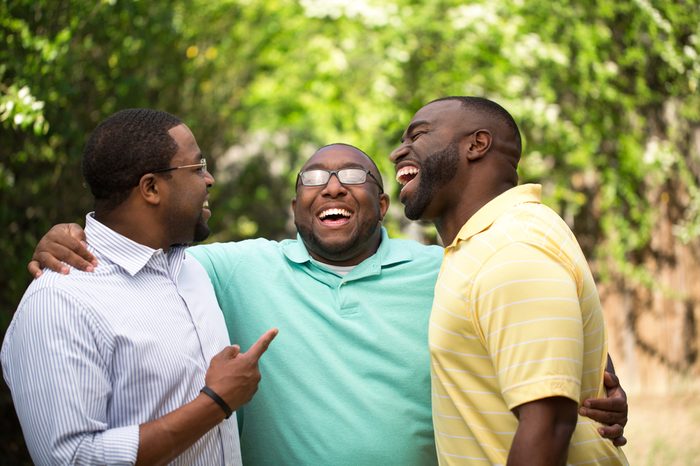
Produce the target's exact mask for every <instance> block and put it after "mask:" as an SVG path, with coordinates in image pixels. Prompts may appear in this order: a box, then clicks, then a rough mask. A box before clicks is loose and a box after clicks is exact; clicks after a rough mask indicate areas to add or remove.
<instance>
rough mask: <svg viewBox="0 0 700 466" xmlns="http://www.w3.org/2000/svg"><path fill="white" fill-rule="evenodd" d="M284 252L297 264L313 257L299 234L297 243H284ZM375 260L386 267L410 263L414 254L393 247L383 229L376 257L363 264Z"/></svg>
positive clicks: (373, 256)
mask: <svg viewBox="0 0 700 466" xmlns="http://www.w3.org/2000/svg"><path fill="white" fill-rule="evenodd" d="M282 251H283V252H284V255H285V256H286V257H287V259H289V260H290V261H292V262H296V263H297V264H303V263H304V262H309V261H311V255H309V251H308V250H307V249H306V246H305V245H304V240H302V239H301V235H299V233H297V239H296V241H285V242H284V244H283V246H282ZM373 258H375V259H374V260H379V264H380V265H381V266H382V267H384V266H387V265H392V264H396V263H398V262H405V261H409V260H411V259H412V254H411V253H410V251H407V250H405V249H399V248H397V247H394V246H392V244H391V242H390V241H389V234H388V233H387V231H386V229H385V228H384V227H382V240H381V242H380V243H379V249H377V252H376V253H375V254H374V255H372V256H371V257H368V258H367V259H365V260H364V261H363V263H364V262H366V261H369V260H370V259H373ZM358 265H360V264H358Z"/></svg>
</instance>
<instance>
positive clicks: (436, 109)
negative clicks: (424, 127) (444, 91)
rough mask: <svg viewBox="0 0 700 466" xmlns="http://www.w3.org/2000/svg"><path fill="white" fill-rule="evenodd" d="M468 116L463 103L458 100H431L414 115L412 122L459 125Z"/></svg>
mask: <svg viewBox="0 0 700 466" xmlns="http://www.w3.org/2000/svg"><path fill="white" fill-rule="evenodd" d="M467 118H468V115H467V112H465V111H464V108H463V107H462V103H461V102H459V101H458V100H440V101H438V102H431V103H429V104H428V105H426V106H424V107H423V108H421V109H420V110H418V111H417V112H416V114H415V115H413V118H412V119H411V124H420V123H427V124H433V125H436V124H440V125H443V124H445V125H453V126H457V125H459V124H461V123H462V122H464V121H465V120H466V119H467Z"/></svg>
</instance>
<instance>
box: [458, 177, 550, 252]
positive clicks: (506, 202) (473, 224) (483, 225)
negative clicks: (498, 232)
mask: <svg viewBox="0 0 700 466" xmlns="http://www.w3.org/2000/svg"><path fill="white" fill-rule="evenodd" d="M541 198H542V186H541V185H539V184H523V185H520V186H516V187H514V188H511V189H509V190H508V191H506V192H504V193H502V194H500V195H498V196H496V197H495V198H493V199H491V200H490V201H489V202H488V203H486V205H484V206H483V207H482V208H481V209H479V210H477V211H476V213H475V214H474V215H473V216H472V217H471V218H470V219H469V220H467V223H465V224H464V225H463V226H462V228H461V229H460V230H459V233H457V236H456V237H455V239H454V241H452V244H450V246H449V247H450V248H451V247H454V246H456V245H457V243H458V242H460V241H466V240H468V239H469V238H471V237H472V236H474V235H476V234H478V233H481V232H482V231H484V230H487V229H488V228H489V227H490V226H491V225H492V224H493V222H495V221H496V219H497V218H498V217H500V216H501V215H502V214H503V213H504V212H505V211H507V210H508V209H510V208H511V207H513V206H516V205H518V204H523V203H526V202H535V203H540V202H541Z"/></svg>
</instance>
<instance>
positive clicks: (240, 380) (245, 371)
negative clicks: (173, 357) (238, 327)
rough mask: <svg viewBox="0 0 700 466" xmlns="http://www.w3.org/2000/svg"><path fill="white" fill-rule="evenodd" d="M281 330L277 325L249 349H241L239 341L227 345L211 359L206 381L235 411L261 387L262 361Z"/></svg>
mask: <svg viewBox="0 0 700 466" xmlns="http://www.w3.org/2000/svg"><path fill="white" fill-rule="evenodd" d="M277 333H278V330H277V329H276V328H273V329H270V330H268V331H267V332H265V333H264V334H263V335H262V336H261V337H260V339H259V340H258V341H256V342H255V344H253V346H251V347H250V349H249V350H248V351H247V352H245V353H240V348H239V347H238V346H237V345H234V346H227V347H226V348H224V350H223V351H221V352H220V353H219V354H217V355H216V356H214V357H213V358H212V359H211V364H210V365H209V369H208V370H207V374H206V375H205V377H204V381H205V383H206V385H207V386H208V387H209V388H211V389H212V390H214V392H216V394H217V395H219V396H220V397H221V398H223V399H224V401H226V403H227V404H228V405H229V407H230V408H231V409H233V410H234V411H235V410H236V409H238V408H239V407H241V406H242V405H244V404H246V403H247V402H249V401H250V400H251V398H253V395H254V394H255V392H256V391H257V390H258V383H259V382H260V371H259V370H258V362H259V361H260V357H261V356H262V355H263V353H265V351H266V350H267V347H268V346H269V345H270V342H272V340H273V338H275V336H277Z"/></svg>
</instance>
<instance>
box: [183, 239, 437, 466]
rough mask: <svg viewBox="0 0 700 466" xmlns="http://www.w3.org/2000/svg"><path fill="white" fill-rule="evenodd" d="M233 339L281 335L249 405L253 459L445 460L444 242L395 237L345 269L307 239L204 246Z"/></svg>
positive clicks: (405, 463)
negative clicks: (439, 388)
mask: <svg viewBox="0 0 700 466" xmlns="http://www.w3.org/2000/svg"><path fill="white" fill-rule="evenodd" d="M188 252H189V253H190V254H192V255H193V256H194V257H196V258H197V259H198V260H199V262H200V263H201V264H202V265H203V266H204V268H205V269H206V270H207V272H208V273H209V277H210V279H211V281H212V283H213V285H214V290H215V291H216V296H217V298H218V301H219V305H220V307H221V309H222V310H223V313H224V318H225V321H226V325H227V327H228V332H229V336H230V337H231V341H232V342H233V343H237V344H240V345H241V348H242V350H243V351H245V350H247V349H248V348H249V347H250V345H252V344H253V343H254V342H255V341H256V340H257V339H258V338H259V337H260V335H262V334H263V332H265V331H266V330H267V329H269V328H271V327H277V328H279V335H278V336H277V338H275V340H274V341H273V342H272V344H271V345H270V348H269V349H268V351H267V352H266V353H265V354H264V355H263V357H262V359H261V363H260V370H261V373H262V381H261V382H260V385H259V389H258V392H257V393H256V395H255V397H254V398H253V400H252V401H251V402H250V403H248V404H247V405H245V407H244V408H243V409H240V410H239V411H238V416H239V423H240V429H241V452H242V455H243V464H245V465H246V466H260V465H275V466H284V465H289V466H301V465H308V466H319V465H338V466H342V465H347V466H357V465H370V466H371V465H377V466H390V465H396V466H399V465H400V466H411V465H416V466H418V465H433V464H437V459H436V454H435V444H434V440H433V429H432V421H431V406H430V359H429V353H428V346H427V345H428V318H429V314H430V308H431V305H432V300H433V288H434V285H435V280H436V278H437V273H438V270H439V266H440V262H441V260H442V248H440V247H438V246H424V245H421V244H419V243H417V242H414V241H408V240H396V239H389V237H388V235H387V233H386V231H385V230H383V229H382V241H381V244H380V247H379V249H378V251H377V253H376V254H374V255H373V256H372V257H369V258H368V259H366V260H365V261H363V262H362V263H360V264H358V265H357V266H356V267H355V268H354V269H353V270H352V271H351V272H350V273H348V274H347V275H345V276H340V275H337V274H335V273H333V272H331V271H329V270H327V269H325V268H323V267H322V266H319V265H317V264H315V263H313V262H312V260H311V257H310V255H309V253H308V252H307V250H306V248H305V247H304V244H303V242H302V241H301V238H300V237H297V239H296V240H284V241H281V242H276V241H268V240H265V239H254V240H246V241H241V242H237V243H234V242H231V243H216V244H211V245H203V246H195V247H192V248H189V249H188Z"/></svg>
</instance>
